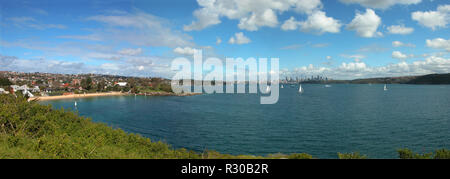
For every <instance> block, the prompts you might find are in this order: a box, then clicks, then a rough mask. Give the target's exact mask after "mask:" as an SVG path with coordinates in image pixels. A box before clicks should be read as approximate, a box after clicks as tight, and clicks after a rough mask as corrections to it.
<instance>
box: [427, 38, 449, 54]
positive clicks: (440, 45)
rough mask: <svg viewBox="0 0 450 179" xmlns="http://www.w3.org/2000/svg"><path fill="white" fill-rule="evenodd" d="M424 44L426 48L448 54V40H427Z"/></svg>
mask: <svg viewBox="0 0 450 179" xmlns="http://www.w3.org/2000/svg"><path fill="white" fill-rule="evenodd" d="M426 43H427V47H431V48H434V49H442V50H446V51H448V52H450V39H449V40H445V39H443V38H436V39H432V40H429V39H427V41H426Z"/></svg>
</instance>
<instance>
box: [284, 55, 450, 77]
mask: <svg viewBox="0 0 450 179" xmlns="http://www.w3.org/2000/svg"><path fill="white" fill-rule="evenodd" d="M449 71H450V59H446V58H443V57H437V56H430V57H428V58H426V59H425V60H418V61H414V62H412V63H407V62H406V61H399V62H398V63H394V64H388V65H385V66H377V67H371V66H369V65H367V64H366V63H364V62H349V63H342V64H341V65H340V66H338V67H315V66H313V65H308V66H303V67H298V68H294V69H293V70H289V71H283V72H282V74H281V75H282V76H301V75H306V76H311V75H325V76H327V77H329V78H334V79H356V78H371V77H392V76H408V75H425V74H433V73H448V72H449Z"/></svg>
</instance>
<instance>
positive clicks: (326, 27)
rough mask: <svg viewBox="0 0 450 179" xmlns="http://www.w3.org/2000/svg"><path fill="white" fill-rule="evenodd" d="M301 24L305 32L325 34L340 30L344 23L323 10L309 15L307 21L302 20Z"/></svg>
mask: <svg viewBox="0 0 450 179" xmlns="http://www.w3.org/2000/svg"><path fill="white" fill-rule="evenodd" d="M300 26H301V30H302V31H304V32H312V33H316V34H323V33H325V32H329V33H338V32H340V28H341V26H342V24H341V23H340V22H339V21H338V20H335V19H333V18H331V17H327V16H326V14H325V12H323V11H315V12H313V13H312V14H311V15H309V16H308V19H307V20H306V21H304V22H300Z"/></svg>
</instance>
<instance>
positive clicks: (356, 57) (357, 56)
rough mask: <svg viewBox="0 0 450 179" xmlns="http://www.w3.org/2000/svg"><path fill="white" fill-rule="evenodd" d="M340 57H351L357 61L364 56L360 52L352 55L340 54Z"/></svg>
mask: <svg viewBox="0 0 450 179" xmlns="http://www.w3.org/2000/svg"><path fill="white" fill-rule="evenodd" d="M341 57H344V58H351V59H353V60H354V61H355V62H359V61H361V60H362V59H364V58H366V56H365V55H361V54H354V55H347V54H341Z"/></svg>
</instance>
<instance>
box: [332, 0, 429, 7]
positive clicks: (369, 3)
mask: <svg viewBox="0 0 450 179" xmlns="http://www.w3.org/2000/svg"><path fill="white" fill-rule="evenodd" d="M340 1H341V2H343V3H345V4H360V5H361V6H364V7H368V8H375V9H387V8H389V7H391V6H394V5H396V4H399V5H411V4H418V3H420V2H421V1H422V0H340Z"/></svg>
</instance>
